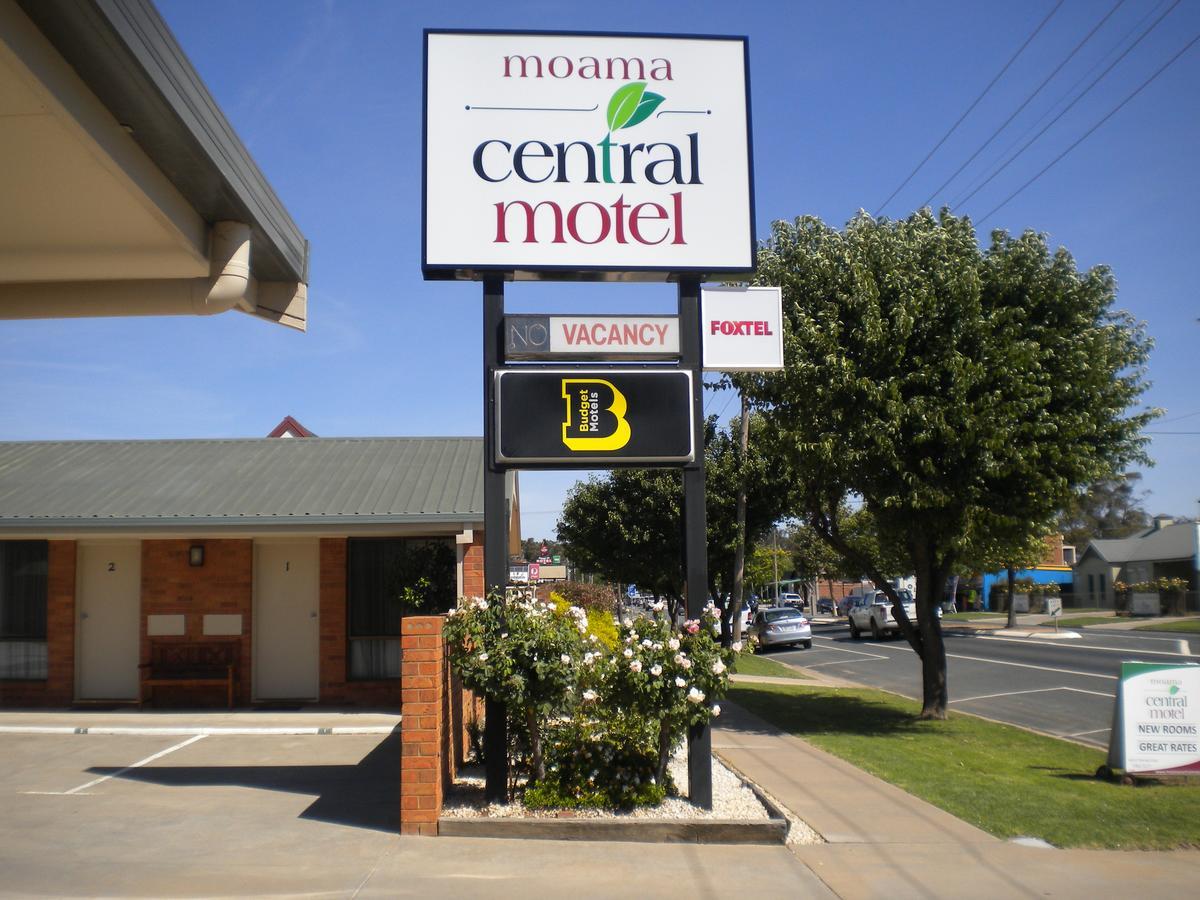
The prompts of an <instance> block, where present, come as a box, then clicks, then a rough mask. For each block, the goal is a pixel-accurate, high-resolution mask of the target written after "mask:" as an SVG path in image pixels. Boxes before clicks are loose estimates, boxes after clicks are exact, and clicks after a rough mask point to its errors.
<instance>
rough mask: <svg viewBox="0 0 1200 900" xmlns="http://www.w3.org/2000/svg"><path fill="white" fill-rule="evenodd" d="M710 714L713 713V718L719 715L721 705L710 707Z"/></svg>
mask: <svg viewBox="0 0 1200 900" xmlns="http://www.w3.org/2000/svg"><path fill="white" fill-rule="evenodd" d="M712 714H713V718H714V719H715V718H716V717H717V716H719V715H720V714H721V707H719V706H714V707H713V708H712Z"/></svg>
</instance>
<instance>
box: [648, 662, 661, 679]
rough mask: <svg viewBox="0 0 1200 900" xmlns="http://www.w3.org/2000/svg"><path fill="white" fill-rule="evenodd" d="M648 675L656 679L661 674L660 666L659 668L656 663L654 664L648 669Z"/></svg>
mask: <svg viewBox="0 0 1200 900" xmlns="http://www.w3.org/2000/svg"><path fill="white" fill-rule="evenodd" d="M650 674H651V675H653V676H654V677H655V678H657V677H658V676H659V675H661V674H662V666H660V665H659V664H658V663H655V664H654V665H652V666H651V667H650Z"/></svg>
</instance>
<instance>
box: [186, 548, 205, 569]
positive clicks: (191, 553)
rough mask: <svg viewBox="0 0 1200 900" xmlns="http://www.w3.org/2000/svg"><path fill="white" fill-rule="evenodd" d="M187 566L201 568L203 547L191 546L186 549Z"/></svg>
mask: <svg viewBox="0 0 1200 900" xmlns="http://www.w3.org/2000/svg"><path fill="white" fill-rule="evenodd" d="M188 565H189V566H202V565H204V545H203V544H192V546H190V547H188Z"/></svg>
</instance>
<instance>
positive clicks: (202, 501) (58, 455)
mask: <svg viewBox="0 0 1200 900" xmlns="http://www.w3.org/2000/svg"><path fill="white" fill-rule="evenodd" d="M482 460H483V448H482V440H480V439H479V438H316V437H312V438H303V439H298V440H280V439H276V438H262V439H242V440H178V441H172V440H166V441H69V442H11V443H2V444H0V707H4V708H22V707H44V706H53V707H62V706H67V705H71V704H73V703H76V704H86V703H95V702H104V703H112V702H114V701H117V702H124V703H128V704H133V703H135V702H138V701H144V702H145V703H146V704H147V705H148V706H152V707H153V708H162V707H164V706H185V707H189V708H196V707H212V708H224V707H225V706H227V705H229V704H230V698H229V696H228V689H227V686H226V685H224V684H220V683H204V684H186V683H183V682H181V683H179V684H158V685H149V684H147V683H146V679H145V678H144V677H142V673H144V672H145V671H146V668H147V667H143V668H141V669H139V665H140V664H142V663H150V662H153V661H156V660H159V659H161V658H164V656H165V658H167V659H168V660H169V659H170V658H171V657H172V656H173V655H174V656H175V657H177V658H182V659H184V660H190V661H191V662H192V663H195V664H197V665H201V664H203V665H209V666H211V665H212V664H213V663H214V662H216V663H219V664H220V665H231V666H233V677H234V681H233V683H232V685H231V687H232V692H233V695H232V705H233V706H236V707H249V706H253V705H261V704H270V705H278V704H280V703H282V702H286V703H289V704H293V703H294V704H300V703H303V704H321V705H327V706H339V707H359V708H393V709H394V708H397V707H398V706H399V705H400V702H401V687H400V676H401V623H402V617H404V616H429V615H437V614H440V613H444V612H445V611H447V610H448V609H450V608H452V607H453V606H454V605H455V603H456V601H457V598H458V597H460V596H463V595H472V594H481V593H482V589H483V568H482V567H483V562H482V561H483V534H482V524H483V512H482V510H483V485H482V477H483V464H482ZM509 485H510V486H511V488H510V491H509V492H508V506H509V509H510V514H511V515H512V517H513V519H514V520H515V519H516V516H517V515H518V514H519V510H518V504H517V501H516V496H515V486H516V481H515V478H513V479H511V480H510V481H509ZM514 524H515V522H514ZM515 533H518V534H519V531H516V532H515Z"/></svg>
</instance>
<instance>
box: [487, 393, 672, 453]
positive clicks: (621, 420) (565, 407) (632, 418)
mask: <svg viewBox="0 0 1200 900" xmlns="http://www.w3.org/2000/svg"><path fill="white" fill-rule="evenodd" d="M692 409H693V404H692V375H691V372H689V371H679V370H673V369H672V370H660V371H654V370H647V369H500V370H498V371H497V372H496V417H497V418H496V429H495V431H496V440H497V446H496V459H497V460H498V461H499V462H503V463H510V464H511V463H520V464H522V465H525V466H528V465H530V464H537V463H546V464H551V465H560V466H561V465H563V464H592V463H601V464H607V465H627V464H633V463H647V464H654V463H662V464H666V463H681V462H689V461H691V460H692V458H693V452H694V451H693V434H692V432H693V428H692Z"/></svg>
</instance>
